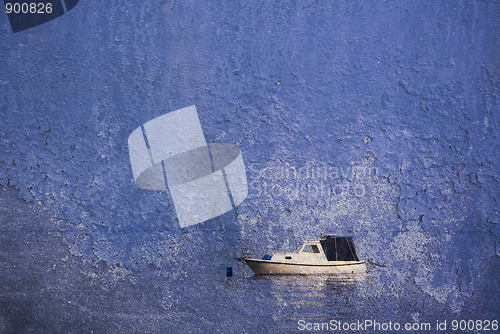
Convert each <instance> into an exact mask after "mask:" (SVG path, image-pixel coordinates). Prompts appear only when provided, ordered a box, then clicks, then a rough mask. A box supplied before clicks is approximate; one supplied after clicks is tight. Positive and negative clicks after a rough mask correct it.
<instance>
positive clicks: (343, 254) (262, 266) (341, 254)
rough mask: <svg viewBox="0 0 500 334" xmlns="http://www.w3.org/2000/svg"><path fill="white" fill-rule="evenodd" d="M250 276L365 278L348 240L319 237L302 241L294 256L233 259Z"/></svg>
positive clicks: (343, 237)
mask: <svg viewBox="0 0 500 334" xmlns="http://www.w3.org/2000/svg"><path fill="white" fill-rule="evenodd" d="M236 260H238V261H240V262H244V263H246V264H247V265H248V266H249V267H250V269H252V271H253V273H254V275H349V276H350V275H366V274H367V267H366V263H365V261H360V260H359V258H358V256H357V255H356V249H355V248H354V242H353V239H352V237H350V236H337V235H335V234H325V233H322V234H321V236H320V239H319V240H314V241H305V242H304V243H303V245H302V247H301V248H300V250H299V251H298V252H297V253H275V254H274V255H273V256H270V255H264V256H263V257H262V258H261V259H255V258H251V257H246V256H242V257H237V258H236Z"/></svg>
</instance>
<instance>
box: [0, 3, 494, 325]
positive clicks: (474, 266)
mask: <svg viewBox="0 0 500 334" xmlns="http://www.w3.org/2000/svg"><path fill="white" fill-rule="evenodd" d="M499 17H500V6H499V5H498V3H496V2H494V1H467V2H457V1H439V2H434V1H425V2H413V1H392V2H391V1H385V2H381V1H370V2H357V1H335V2H332V1H305V2H295V1H288V2H281V1H274V2H271V1H254V2H240V3H236V2H232V1H227V2H224V1H213V2H211V4H202V3H200V2H198V1H159V0H154V1H153V0H151V1H140V2H139V1H138V2H133V1H129V2H124V1H97V0H82V1H80V2H79V3H78V6H76V7H75V8H74V9H72V10H71V11H70V12H68V13H67V14H65V15H63V16H61V17H60V18H58V19H56V20H53V21H51V22H48V23H46V24H43V25H41V26H38V27H35V28H32V29H29V30H26V31H22V32H19V33H15V34H13V33H12V32H11V30H10V26H9V23H8V19H7V15H6V14H5V12H2V14H1V15H0V36H1V39H0V130H1V135H0V139H1V140H0V184H2V185H3V188H4V190H3V191H2V210H3V211H2V214H1V215H0V222H1V224H0V226H1V227H0V228H1V232H2V239H1V243H0V250H1V251H2V253H0V254H1V256H2V257H1V261H0V265H1V267H0V269H2V270H0V282H2V284H1V286H2V288H0V289H2V290H0V302H1V304H0V305H1V307H0V329H3V330H5V331H11V332H19V331H23V330H24V331H27V330H29V329H33V330H35V331H38V332H51V331H52V332H63V331H68V329H71V330H72V331H73V332H81V331H90V329H93V330H94V331H97V332H107V333H110V332H134V331H138V332H144V331H151V332H153V331H159V330H162V329H163V330H164V329H165V328H170V329H172V330H177V331H181V332H183V331H186V332H189V331H190V330H191V331H199V332H215V331H216V330H219V331H221V332H232V330H231V329H234V328H235V326H238V324H239V325H240V326H242V328H243V329H244V330H245V331H247V332H261V331H263V330H265V328H273V327H272V326H273V325H274V324H276V323H279V322H280V321H283V322H284V323H285V325H287V326H294V325H295V324H296V321H297V319H298V318H299V317H300V316H301V314H305V312H303V313H301V312H300V311H301V308H300V307H298V308H293V311H292V309H291V307H292V306H290V305H292V304H293V303H290V304H286V303H285V304H283V303H281V302H282V301H283V300H285V301H286V300H287V299H286V297H282V296H284V295H283V293H284V292H283V291H282V290H280V288H277V290H273V291H274V293H272V292H273V291H271V292H269V291H268V290H266V289H262V287H260V285H259V284H260V282H261V281H258V280H257V281H245V280H243V281H239V280H234V281H229V282H228V281H226V280H225V279H224V272H225V268H226V267H227V266H230V265H232V266H234V267H235V275H237V273H236V271H239V272H240V273H241V270H242V268H241V267H236V264H235V263H234V261H233V259H232V258H233V253H232V249H233V248H239V247H243V248H248V249H250V250H251V251H252V252H255V253H256V254H260V255H262V254H266V253H272V252H274V251H291V250H294V249H295V248H297V247H298V246H299V245H300V243H301V242H302V240H303V239H310V238H314V237H316V236H317V235H318V234H319V233H320V232H321V231H329V232H333V233H338V234H352V235H354V236H355V242H356V244H357V246H358V255H359V256H360V257H361V258H363V259H367V258H373V259H374V261H375V262H378V263H385V264H388V267H387V268H385V269H381V268H379V269H377V279H376V280H375V281H374V282H371V283H370V284H368V285H363V286H362V287H359V289H360V290H359V289H358V290H359V291H360V292H359V291H358V293H354V295H356V296H358V297H357V298H355V301H354V302H353V303H354V305H352V304H350V306H351V307H352V309H351V310H354V311H352V312H351V313H349V314H350V315H349V316H346V317H347V318H349V317H350V319H355V318H360V317H362V316H364V315H367V314H369V315H370V316H372V317H374V318H375V319H381V320H383V319H387V318H388V319H389V320H390V319H392V320H398V319H409V320H412V319H413V321H416V320H415V319H417V320H418V319H420V320H422V319H426V317H429V318H432V319H433V320H435V319H444V318H447V319H451V318H453V317H460V316H462V317H468V318H474V319H479V318H481V319H482V318H488V317H489V318H492V317H493V316H495V315H496V316H498V313H497V312H498V308H499V292H498V291H499V290H500V288H499V282H498V276H499V274H500V270H499V264H500V262H499V256H500V240H499V236H500V227H499V225H498V224H499V210H500V208H499V205H498V202H499V201H500V193H499V192H500V190H499V189H500V187H499V170H500V166H499V161H498V157H499V156H500V149H499V142H500V141H499V131H498V126H499V124H498V122H499V112H498V111H499V96H500V84H499V79H500V74H499V68H500V57H499V56H498V55H499V54H500V51H499V48H500V45H499V39H498V34H499V31H500V18H499ZM193 104H195V105H196V106H197V109H198V113H199V116H200V119H201V122H202V126H203V129H204V131H205V136H206V139H207V141H208V142H227V143H235V144H237V145H238V146H239V147H240V148H241V150H242V153H243V158H244V160H245V164H246V166H247V168H248V171H247V177H248V180H249V183H250V184H249V191H250V192H249V197H248V198H247V200H246V201H245V202H244V203H243V204H242V205H240V207H238V209H237V212H230V213H228V214H225V215H223V216H221V217H218V218H216V219H213V220H212V221H209V222H207V223H204V224H202V225H200V226H197V227H193V228H190V229H187V230H182V231H181V229H180V228H179V226H178V225H179V224H178V222H176V219H175V217H176V215H175V211H174V209H173V205H172V201H171V199H170V197H169V196H168V195H167V194H165V193H164V192H145V191H142V190H140V189H139V188H137V187H136V186H135V185H134V183H133V178H132V171H131V168H130V162H129V157H128V151H127V138H128V136H129V134H130V133H131V132H132V131H133V130H134V129H135V128H137V127H138V126H140V125H141V124H144V123H145V122H146V121H148V120H150V119H153V118H155V117H157V116H159V115H162V114H164V113H166V112H169V111H172V110H176V109H179V108H182V107H186V106H189V105H193ZM294 171H296V173H295V172H294ZM14 188H15V189H16V190H17V192H18V194H17V197H18V198H16V195H15V192H14V190H13V189H14ZM27 202H28V203H27ZM33 202H34V203H33ZM30 238H31V239H33V240H32V243H31V244H30V243H28V241H29V240H31V239H30ZM27 240H28V241H27ZM35 241H36V242H35ZM33 242H34V243H33ZM193 243H194V244H196V247H193ZM20 259H22V260H23V261H21V260H20ZM18 261H21V262H20V263H24V264H25V266H21V265H18V266H17V267H13V265H14V264H16V263H17V262H18ZM49 264H50V265H49ZM52 264H54V267H53V266H52ZM16 268H17V269H16ZM50 268H52V269H50ZM37 275H38V276H37ZM247 276H248V272H247ZM13 277H16V278H17V279H14V278H13ZM40 277H45V279H40ZM18 280H19V281H18ZM24 281H25V282H27V283H26V284H24V285H23V284H20V283H19V282H24ZM254 283H255V284H256V285H252V284H254ZM274 283H275V282H274ZM274 283H273V284H274ZM277 284H278V287H280V286H281V285H280V283H279V282H278V283H277ZM55 285H57V288H55V287H54V286H55ZM326 286H327V287H328V286H329V284H326ZM51 289H56V290H51ZM271 290H272V289H271ZM34 291H37V292H34ZM87 291H92V292H91V293H89V294H90V296H89V295H87ZM200 291H202V292H201V293H200ZM255 291H263V292H261V293H260V294H259V293H257V294H255V293H254V292H255ZM266 291H267V292H269V293H267V292H266ZM276 291H278V292H276ZM280 291H281V292H280ZM348 292H349V291H347V292H346V293H347V294H348ZM22 294H24V295H23V296H24V297H23V298H22V299H21V301H19V302H17V301H16V300H17V299H16V298H17V297H16V296H19V295H22ZM285 295H286V294H285ZM56 296H57V297H56ZM102 296H108V297H107V299H106V298H104V297H102ZM246 298H247V299H246ZM325 298H326V297H325ZM68 300H69V301H70V302H71V303H75V304H77V305H78V306H77V307H76V308H77V310H78V312H76V313H74V312H75V311H74V309H73V308H72V306H68V305H67V303H66V301H68ZM248 300H250V301H251V302H250V303H249V302H248ZM272 301H274V302H272ZM228 303H233V305H231V304H228ZM369 304H372V305H373V306H372V307H371V308H369V307H368V305H369ZM339 305H340V306H339V307H342V303H341V304H339ZM424 306H425V307H426V308H427V309H426V308H424ZM304 307H306V306H304ZM384 307H387V310H389V311H385V309H384ZM101 308H105V309H101ZM26 309H29V310H32V311H31V312H33V314H30V315H28V316H26V317H25V318H23V316H22V314H24V313H26V311H25V310H26ZM23 310H24V311H23ZM133 310H137V311H136V312H134V311H133ZM140 310H144V312H141V311H140ZM153 310H155V312H153ZM23 312H24V313H23ZM237 312H239V313H237ZM332 312H334V310H333V311H332ZM367 312H368V313H367ZM151 314H152V315H151ZM237 314H242V315H238V316H237V317H236V315H237ZM287 314H291V316H290V319H288V318H287ZM327 316H328V315H324V317H323V320H328V319H329V318H326V319H325V317H327ZM329 316H330V317H331V313H330V315H329ZM304 317H305V316H304ZM313 318H314V317H313ZM196 319H198V320H199V321H197V320H196ZM187 320H190V321H191V320H192V321H191V322H190V323H191V324H190V326H191V327H183V326H184V325H183V324H184V322H185V321H187ZM285 320H286V321H285ZM288 320H289V321H288ZM287 321H288V322H287ZM401 321H402V320H401ZM44 326H45V327H44ZM167 326H171V327H167ZM44 328H45V330H44ZM279 328H281V327H279ZM279 328H278V327H276V330H275V331H279V330H280V329H279ZM289 329H290V328H288V329H286V330H284V331H287V330H289ZM269 331H270V332H273V330H272V329H269Z"/></svg>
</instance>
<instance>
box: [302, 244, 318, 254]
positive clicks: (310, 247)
mask: <svg viewBox="0 0 500 334" xmlns="http://www.w3.org/2000/svg"><path fill="white" fill-rule="evenodd" d="M304 252H306V253H319V249H318V246H316V245H306V246H305V247H304Z"/></svg>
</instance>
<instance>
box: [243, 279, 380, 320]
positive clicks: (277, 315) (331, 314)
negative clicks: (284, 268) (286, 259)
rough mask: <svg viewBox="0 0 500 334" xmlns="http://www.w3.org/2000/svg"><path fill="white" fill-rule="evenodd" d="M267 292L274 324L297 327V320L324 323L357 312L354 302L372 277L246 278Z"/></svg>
mask: <svg viewBox="0 0 500 334" xmlns="http://www.w3.org/2000/svg"><path fill="white" fill-rule="evenodd" d="M247 279H249V280H253V281H254V282H255V283H256V284H257V285H259V286H261V287H262V288H263V289H266V290H267V291H269V294H270V296H271V297H272V298H270V300H271V301H272V305H268V306H269V307H268V308H267V309H268V310H270V311H271V312H272V318H273V320H274V321H275V324H276V326H277V327H279V328H282V329H284V330H285V329H287V330H292V329H297V323H298V321H299V320H306V321H307V322H328V321H330V320H332V319H335V320H347V319H352V318H353V316H355V315H356V314H359V310H358V307H357V305H359V301H360V298H361V299H362V298H363V295H364V291H366V286H367V284H369V282H370V281H371V280H373V279H374V277H372V276H370V275H365V276H331V275H325V276H300V275H275V276H254V277H249V278H247Z"/></svg>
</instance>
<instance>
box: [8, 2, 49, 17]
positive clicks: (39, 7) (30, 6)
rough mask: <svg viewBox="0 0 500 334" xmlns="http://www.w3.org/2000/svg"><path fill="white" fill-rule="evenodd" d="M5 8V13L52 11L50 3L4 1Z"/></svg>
mask: <svg viewBox="0 0 500 334" xmlns="http://www.w3.org/2000/svg"><path fill="white" fill-rule="evenodd" d="M5 10H6V11H7V14H12V13H14V14H50V13H52V4H51V3H46V4H45V3H41V2H40V3H34V2H31V3H27V2H23V3H17V2H16V3H10V2H8V3H6V4H5Z"/></svg>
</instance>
